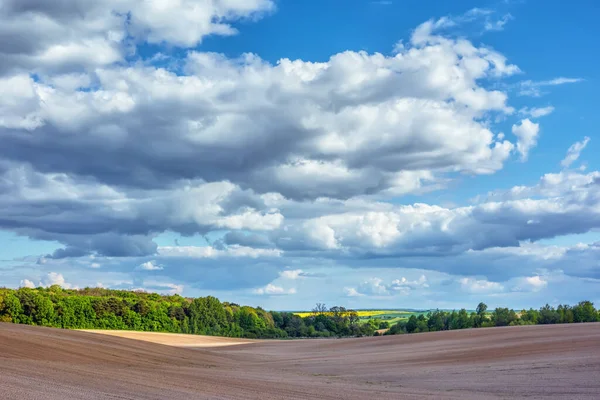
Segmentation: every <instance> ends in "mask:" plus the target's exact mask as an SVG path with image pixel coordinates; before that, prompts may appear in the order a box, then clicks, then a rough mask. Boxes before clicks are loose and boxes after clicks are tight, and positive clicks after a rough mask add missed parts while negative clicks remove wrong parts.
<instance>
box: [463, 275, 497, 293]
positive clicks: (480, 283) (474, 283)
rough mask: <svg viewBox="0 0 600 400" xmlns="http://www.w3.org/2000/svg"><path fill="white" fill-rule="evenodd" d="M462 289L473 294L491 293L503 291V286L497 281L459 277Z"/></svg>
mask: <svg viewBox="0 0 600 400" xmlns="http://www.w3.org/2000/svg"><path fill="white" fill-rule="evenodd" d="M459 283H460V286H461V288H462V290H465V291H467V292H469V293H474V294H493V293H499V292H503V291H504V286H503V285H501V284H500V283H498V282H490V281H488V280H485V279H476V278H461V279H459Z"/></svg>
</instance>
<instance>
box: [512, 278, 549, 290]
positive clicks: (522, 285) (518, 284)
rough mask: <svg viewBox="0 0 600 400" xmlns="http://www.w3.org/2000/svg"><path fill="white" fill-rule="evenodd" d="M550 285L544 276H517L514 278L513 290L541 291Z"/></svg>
mask: <svg viewBox="0 0 600 400" xmlns="http://www.w3.org/2000/svg"><path fill="white" fill-rule="evenodd" d="M547 286H548V281H547V280H545V279H544V277H542V276H539V275H535V276H527V277H522V278H516V279H515V280H514V287H513V288H512V290H513V291H516V292H521V291H526V292H539V291H540V290H542V289H544V288H545V287H547Z"/></svg>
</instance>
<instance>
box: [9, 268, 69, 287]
mask: <svg viewBox="0 0 600 400" xmlns="http://www.w3.org/2000/svg"><path fill="white" fill-rule="evenodd" d="M52 285H58V286H60V287H63V288H65V289H71V288H74V287H73V286H72V285H71V284H70V283H67V282H66V280H65V278H64V276H63V275H62V274H60V273H58V272H48V273H47V274H46V275H45V276H43V277H42V279H41V280H40V281H39V283H38V284H37V285H36V284H34V283H33V281H31V280H29V279H23V280H21V284H20V286H21V287H26V288H32V289H33V288H36V287H40V286H41V287H50V286H52Z"/></svg>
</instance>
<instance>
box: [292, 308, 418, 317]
mask: <svg viewBox="0 0 600 400" xmlns="http://www.w3.org/2000/svg"><path fill="white" fill-rule="evenodd" d="M356 313H357V314H358V316H359V317H375V316H377V315H384V314H403V313H406V314H410V313H409V312H408V311H396V310H394V311H391V310H366V311H356ZM312 314H313V313H312V311H303V312H295V313H294V315H297V316H299V317H302V318H304V317H308V316H310V315H312ZM325 314H327V315H328V314H331V313H325Z"/></svg>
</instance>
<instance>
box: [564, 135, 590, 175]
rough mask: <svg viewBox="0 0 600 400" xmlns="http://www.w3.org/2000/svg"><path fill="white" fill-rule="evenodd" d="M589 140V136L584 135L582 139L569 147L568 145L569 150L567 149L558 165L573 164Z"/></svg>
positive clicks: (566, 166)
mask: <svg viewBox="0 0 600 400" xmlns="http://www.w3.org/2000/svg"><path fill="white" fill-rule="evenodd" d="M589 141H590V138H589V137H587V136H586V137H584V138H583V140H582V141H580V142H575V143H573V144H572V145H571V147H569V150H567V155H566V157H565V158H564V159H563V160H562V161H561V162H560V165H562V166H563V167H564V168H568V167H570V166H571V164H573V163H574V162H575V161H577V160H578V159H579V155H580V154H581V152H582V151H583V149H585V147H586V146H587V144H588V143H589Z"/></svg>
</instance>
